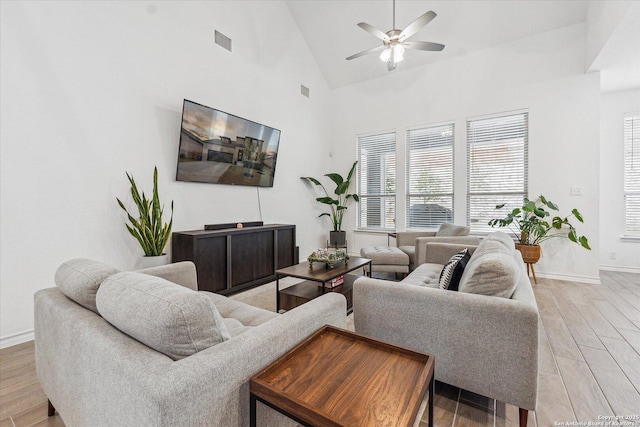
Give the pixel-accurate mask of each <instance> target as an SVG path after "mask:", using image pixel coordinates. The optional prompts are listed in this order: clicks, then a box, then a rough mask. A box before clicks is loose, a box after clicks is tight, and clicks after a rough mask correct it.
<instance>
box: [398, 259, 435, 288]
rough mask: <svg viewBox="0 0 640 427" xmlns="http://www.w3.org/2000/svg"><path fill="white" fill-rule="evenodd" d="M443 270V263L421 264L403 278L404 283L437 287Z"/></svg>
mask: <svg viewBox="0 0 640 427" xmlns="http://www.w3.org/2000/svg"><path fill="white" fill-rule="evenodd" d="M441 271H442V264H430V263H426V264H420V265H419V266H418V268H416V269H415V270H413V271H412V272H411V274H409V275H408V276H407V277H405V278H404V279H403V280H402V283H405V284H408V285H415V286H425V287H428V288H437V287H438V281H439V279H440V272H441Z"/></svg>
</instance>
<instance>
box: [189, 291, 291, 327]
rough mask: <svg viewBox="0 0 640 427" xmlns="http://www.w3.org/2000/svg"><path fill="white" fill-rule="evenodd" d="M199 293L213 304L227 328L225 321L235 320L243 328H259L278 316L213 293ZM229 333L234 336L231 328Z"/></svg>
mask: <svg viewBox="0 0 640 427" xmlns="http://www.w3.org/2000/svg"><path fill="white" fill-rule="evenodd" d="M200 293H201V294H203V295H205V296H206V297H207V298H209V299H210V300H211V301H212V302H213V303H214V304H215V306H216V308H217V309H218V312H219V313H220V314H221V315H222V317H223V318H224V319H225V323H226V324H227V327H228V326H229V322H227V319H235V320H237V321H238V322H240V323H241V324H242V325H244V326H259V325H262V324H263V323H265V322H268V321H269V320H271V319H274V318H276V317H278V316H279V315H278V313H275V312H273V311H269V310H265V309H263V308H259V307H254V306H252V305H249V304H245V303H243V302H241V301H236V300H233V299H231V298H227V297H225V296H224V295H220V294H214V293H213V292H207V291H200ZM229 332H230V333H231V336H234V333H233V331H232V330H231V328H229Z"/></svg>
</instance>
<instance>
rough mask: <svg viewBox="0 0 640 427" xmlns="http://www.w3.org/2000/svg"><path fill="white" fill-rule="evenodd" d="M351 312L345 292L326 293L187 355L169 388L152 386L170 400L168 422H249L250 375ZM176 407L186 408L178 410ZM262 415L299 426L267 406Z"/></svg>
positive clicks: (340, 323) (341, 323)
mask: <svg viewBox="0 0 640 427" xmlns="http://www.w3.org/2000/svg"><path fill="white" fill-rule="evenodd" d="M346 311H347V304H346V299H345V297H344V296H343V295H340V294H336V293H329V294H325V295H323V296H321V297H319V298H316V299H313V300H312V301H309V302H308V303H305V304H303V305H302V306H299V307H296V308H294V309H293V310H290V311H287V312H285V313H284V314H282V315H280V316H278V317H276V318H274V319H272V320H269V321H267V322H265V323H263V324H262V325H260V326H257V327H255V328H253V329H251V330H249V331H247V332H245V333H243V334H241V335H238V336H237V337H234V338H232V339H231V340H229V341H225V342H223V343H221V344H218V345H216V346H213V347H211V348H209V349H207V350H204V351H201V352H199V353H196V354H195V355H193V356H191V357H188V358H185V359H182V360H181V361H180V363H176V364H174V365H173V366H172V368H174V369H172V370H170V371H168V372H167V376H166V378H165V379H166V382H165V385H166V386H167V389H164V390H163V388H162V387H157V384H155V383H154V381H155V380H156V379H154V378H152V379H150V381H149V382H148V384H147V386H148V390H149V391H150V392H152V391H159V393H158V396H157V399H158V400H159V401H166V404H164V405H163V406H164V407H166V409H167V413H166V417H167V421H168V422H167V425H238V426H241V425H249V379H250V378H251V377H252V376H253V375H255V374H256V373H257V372H259V371H260V370H261V369H264V368H265V367H266V366H268V365H269V364H270V363H272V362H273V361H274V360H275V359H277V358H278V357H280V356H282V355H283V354H284V353H286V352H287V351H288V350H290V349H291V348H293V347H294V346H296V345H297V344H298V343H300V342H301V341H302V340H304V339H305V338H307V337H308V336H309V335H311V334H312V333H313V332H315V331H316V330H318V329H319V328H321V327H322V326H324V325H325V324H329V325H333V326H336V327H339V328H345V327H346ZM169 387H170V388H173V390H171V389H169ZM212 396H215V398H212ZM185 398H186V400H187V402H188V403H184V402H183V399H185ZM176 405H177V406H178V407H183V408H182V410H177V411H175V410H174V409H175V408H176ZM185 414H188V419H185ZM258 419H259V420H260V421H259V424H260V425H265V426H278V427H279V426H289V425H291V426H295V425H297V424H296V423H295V422H293V421H292V420H290V419H288V418H286V417H284V416H282V415H281V414H279V413H276V412H274V411H272V410H270V409H268V408H266V407H263V406H262V405H259V408H258ZM210 420H216V422H213V423H212V422H211V421H210Z"/></svg>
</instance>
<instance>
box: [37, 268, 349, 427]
mask: <svg viewBox="0 0 640 427" xmlns="http://www.w3.org/2000/svg"><path fill="white" fill-rule="evenodd" d="M56 284H57V287H54V288H49V289H44V290H40V291H38V292H37V293H36V294H35V349H36V368H37V374H38V379H39V380H40V384H41V385H42V388H43V389H44V392H45V393H46V395H47V397H48V398H49V401H50V408H49V410H50V415H51V413H52V411H53V410H54V407H55V410H57V411H58V413H59V414H60V416H61V417H62V419H63V421H64V422H65V424H66V425H67V426H92V427H96V426H134V425H135V426H245V425H248V424H249V384H248V380H249V378H250V377H251V376H252V375H254V374H255V373H256V372H258V371H259V370H260V369H262V368H264V367H265V366H267V365H268V364H269V363H271V362H272V361H273V360H275V359H276V358H278V357H279V356H281V355H282V354H283V353H285V352H286V351H287V350H289V349H291V348H292V347H294V346H295V345H296V344H298V343H299V342H300V341H302V340H303V339H304V338H306V337H307V336H309V335H310V334H311V333H312V332H314V331H315V330H317V329H318V328H320V327H321V326H323V325H325V324H331V325H335V326H338V327H342V328H344V327H345V321H346V314H345V313H346V300H345V298H344V297H343V296H342V295H339V294H335V293H330V294H327V295H324V296H322V297H320V298H317V299H315V300H313V301H311V302H309V303H306V304H304V305H302V306H300V307H298V308H296V309H293V310H290V311H288V312H286V313H284V314H276V313H272V312H269V311H266V310H262V309H259V308H255V307H251V306H249V305H246V304H243V303H241V302H238V301H235V300H231V299H229V298H226V297H223V296H220V295H217V294H212V293H209V292H196V291H195V290H196V289H197V283H196V272H195V266H194V265H193V264H192V263H190V262H182V263H176V264H170V265H167V266H162V267H156V268H152V269H147V270H142V271H140V272H124V273H121V272H118V271H117V270H115V269H113V268H112V267H109V266H107V265H104V264H101V263H98V262H95V261H91V260H85V259H76V260H71V261H68V262H66V263H64V264H63V265H62V266H61V267H60V268H59V269H58V271H57V273H56ZM180 285H182V286H180ZM274 298H275V296H274ZM101 314H102V315H101ZM107 319H108V320H107ZM114 325H117V326H114ZM123 331H126V333H124V332H123ZM133 337H135V338H133ZM258 420H259V423H260V425H272V426H286V425H296V423H295V422H293V421H291V420H289V419H287V418H285V417H284V416H282V415H281V414H279V413H277V412H275V411H273V410H272V409H270V408H267V407H266V406H262V405H259V407H258Z"/></svg>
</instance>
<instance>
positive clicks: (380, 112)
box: [333, 25, 600, 281]
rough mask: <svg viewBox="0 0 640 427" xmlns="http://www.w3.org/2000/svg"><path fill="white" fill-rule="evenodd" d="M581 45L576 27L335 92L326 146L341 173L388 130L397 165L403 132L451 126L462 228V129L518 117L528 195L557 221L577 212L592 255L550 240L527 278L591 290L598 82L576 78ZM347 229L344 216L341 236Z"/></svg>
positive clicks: (400, 204) (365, 240)
mask: <svg viewBox="0 0 640 427" xmlns="http://www.w3.org/2000/svg"><path fill="white" fill-rule="evenodd" d="M584 45H585V43H584V25H576V26H572V27H567V28H564V29H560V30H557V31H553V32H549V33H545V34H541V35H537V36H534V37H530V38H527V39H523V40H519V41H516V42H513V43H509V44H505V45H501V46H497V47H494V48H490V49H485V50H483V51H479V52H474V53H471V54H468V55H465V56H462V57H458V58H454V59H451V60H447V61H441V62H437V63H435V64H433V65H429V66H425V67H421V68H414V69H409V70H406V71H404V72H402V73H396V74H395V75H390V76H388V77H386V78H384V79H377V80H373V81H368V82H364V83H361V84H358V85H352V86H349V87H345V88H341V89H336V90H334V91H333V96H334V99H333V105H334V106H335V107H334V111H333V129H334V135H333V140H334V141H339V142H340V144H334V146H333V151H334V153H335V154H337V155H338V158H341V159H343V162H344V163H345V164H348V163H349V162H351V161H353V160H354V159H355V158H356V149H355V138H356V135H357V134H361V133H370V132H377V131H386V130H389V129H395V130H396V131H397V146H398V150H397V159H403V158H404V132H405V129H406V128H409V127H413V126H417V125H424V124H431V123H440V122H445V121H450V120H453V121H454V122H455V144H456V147H455V176H456V182H455V207H454V211H455V213H454V215H455V221H456V222H457V223H464V222H466V218H465V211H466V205H465V203H466V195H465V191H466V177H465V169H466V119H467V118H468V117H474V116H480V115H485V114H492V113H498V112H504V111H511V110H519V109H524V108H526V109H528V110H529V195H530V196H532V197H535V196H537V195H539V194H543V195H545V196H546V197H547V198H549V199H550V200H552V201H554V202H555V203H556V204H557V205H559V207H560V208H561V213H563V214H568V213H569V212H570V211H571V209H573V208H577V209H578V210H579V211H580V212H581V213H582V214H583V216H584V218H585V224H584V225H580V226H579V230H578V231H579V233H580V234H584V235H586V236H587V237H588V238H589V241H590V243H591V247H592V248H593V250H592V251H586V250H584V249H582V248H580V247H578V246H577V245H574V244H570V242H568V240H559V239H556V241H552V242H549V243H548V244H544V246H543V258H542V259H541V261H540V262H539V263H538V264H536V271H537V272H538V273H539V275H540V276H548V277H559V278H568V277H570V278H572V279H576V280H583V281H598V260H599V257H598V249H599V242H598V234H599V233H598V231H599V230H598V226H599V217H598V215H599V213H598V201H599V192H600V187H599V184H598V177H599V161H598V154H599V145H598V144H599V125H598V122H599V98H600V96H599V79H598V75H597V74H591V75H585V74H584V50H585V48H584ZM411 53H415V54H416V55H419V54H425V53H424V52H408V54H407V55H406V57H405V60H406V61H411ZM427 54H428V53H427ZM434 54H437V53H434ZM400 65H402V64H400ZM380 66H384V64H382V63H380ZM342 141H354V144H342ZM334 157H335V155H334ZM401 165H402V161H401V160H398V176H397V179H396V181H397V182H401V181H403V180H404V170H403V167H401ZM571 186H581V187H583V194H584V195H583V196H581V197H575V196H574V197H572V196H570V187H571ZM404 203H405V202H404V197H403V195H398V196H397V202H396V207H397V211H398V214H399V215H401V214H402V213H403V212H404ZM355 220H356V214H355V209H353V210H352V211H350V214H349V223H348V226H349V229H350V230H353V229H354V228H355V224H356V223H355ZM402 225H403V224H401V225H400V228H401V227H402ZM351 234H352V235H353V236H354V237H353V243H352V242H349V246H350V247H355V248H359V247H361V246H363V245H366V244H384V245H386V242H387V236H386V234H381V235H372V234H370V233H362V234H361V233H351Z"/></svg>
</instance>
